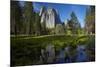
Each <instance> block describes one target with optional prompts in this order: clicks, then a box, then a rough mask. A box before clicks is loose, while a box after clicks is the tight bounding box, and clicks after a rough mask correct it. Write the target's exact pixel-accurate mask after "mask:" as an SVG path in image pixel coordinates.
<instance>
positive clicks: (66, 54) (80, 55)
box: [40, 44, 87, 63]
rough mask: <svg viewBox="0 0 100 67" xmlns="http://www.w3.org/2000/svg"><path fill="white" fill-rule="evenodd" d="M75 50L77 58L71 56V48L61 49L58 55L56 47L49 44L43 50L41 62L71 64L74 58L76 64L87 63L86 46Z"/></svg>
mask: <svg viewBox="0 0 100 67" xmlns="http://www.w3.org/2000/svg"><path fill="white" fill-rule="evenodd" d="M74 50H76V53H75V55H76V56H74V57H73V55H71V54H70V52H71V51H72V50H71V49H70V46H67V47H65V48H63V49H59V52H58V54H57V55H56V51H55V48H54V45H52V44H49V45H48V46H46V48H45V49H41V56H40V60H41V61H43V62H44V63H70V62H73V59H72V58H74V61H75V62H83V61H87V54H86V48H85V45H78V46H77V48H76V49H74Z"/></svg>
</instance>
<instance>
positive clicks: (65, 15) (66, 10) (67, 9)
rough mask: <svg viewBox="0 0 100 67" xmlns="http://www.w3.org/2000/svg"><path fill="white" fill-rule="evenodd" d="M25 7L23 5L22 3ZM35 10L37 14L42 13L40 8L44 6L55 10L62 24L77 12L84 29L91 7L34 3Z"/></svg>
mask: <svg viewBox="0 0 100 67" xmlns="http://www.w3.org/2000/svg"><path fill="white" fill-rule="evenodd" d="M21 4H22V5H23V3H21ZM33 6H34V10H35V11H36V12H39V11H40V8H41V7H42V6H45V7H46V8H48V7H49V8H54V9H55V10H56V11H57V12H58V14H59V15H60V19H61V21H62V22H64V21H65V20H67V19H70V14H71V12H72V11H74V12H75V14H76V16H77V18H78V20H79V22H80V24H81V27H84V24H85V22H84V19H85V13H86V9H87V7H88V6H89V5H76V4H58V3H45V2H33Z"/></svg>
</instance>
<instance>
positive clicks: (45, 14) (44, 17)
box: [39, 7, 61, 28]
mask: <svg viewBox="0 0 100 67" xmlns="http://www.w3.org/2000/svg"><path fill="white" fill-rule="evenodd" d="M39 15H40V16H41V23H42V24H44V23H45V26H46V28H54V27H55V26H56V24H59V23H61V20H60V17H59V15H58V14H57V12H56V10H55V9H53V8H47V9H46V8H45V7H42V8H41V10H40V14H39Z"/></svg>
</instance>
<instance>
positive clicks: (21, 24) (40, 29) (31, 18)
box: [10, 1, 95, 35]
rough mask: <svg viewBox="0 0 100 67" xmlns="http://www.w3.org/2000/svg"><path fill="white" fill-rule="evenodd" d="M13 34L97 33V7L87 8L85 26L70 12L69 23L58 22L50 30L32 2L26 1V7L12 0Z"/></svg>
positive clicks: (11, 31)
mask: <svg viewBox="0 0 100 67" xmlns="http://www.w3.org/2000/svg"><path fill="white" fill-rule="evenodd" d="M10 14H11V15H10V16H11V18H10V19H11V22H10V23H11V25H10V27H11V28H10V29H11V30H10V33H11V35H20V34H23V35H45V34H52V31H53V34H82V33H84V34H85V33H86V34H91V33H92V34H94V33H95V7H94V6H89V7H88V8H87V10H86V16H85V26H84V28H82V27H81V25H80V22H79V20H78V18H77V16H76V14H75V13H74V11H73V12H72V13H71V14H70V16H71V19H68V20H67V24H66V25H65V24H64V23H62V24H61V25H60V24H57V25H56V26H55V29H53V30H49V29H47V28H46V27H45V24H41V23H40V20H41V16H39V13H37V12H35V11H34V6H33V3H32V2H25V3H24V7H21V6H20V3H19V1H11V13H10Z"/></svg>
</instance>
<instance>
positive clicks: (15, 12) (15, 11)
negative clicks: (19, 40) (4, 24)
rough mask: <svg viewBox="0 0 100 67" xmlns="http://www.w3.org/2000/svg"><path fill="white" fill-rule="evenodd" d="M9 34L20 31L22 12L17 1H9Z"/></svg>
mask: <svg viewBox="0 0 100 67" xmlns="http://www.w3.org/2000/svg"><path fill="white" fill-rule="evenodd" d="M10 14H11V15H10V16H11V26H10V27H11V34H14V35H15V34H20V33H21V30H22V29H21V27H22V23H21V19H22V12H21V7H20V4H19V2H18V1H11V13H10Z"/></svg>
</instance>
